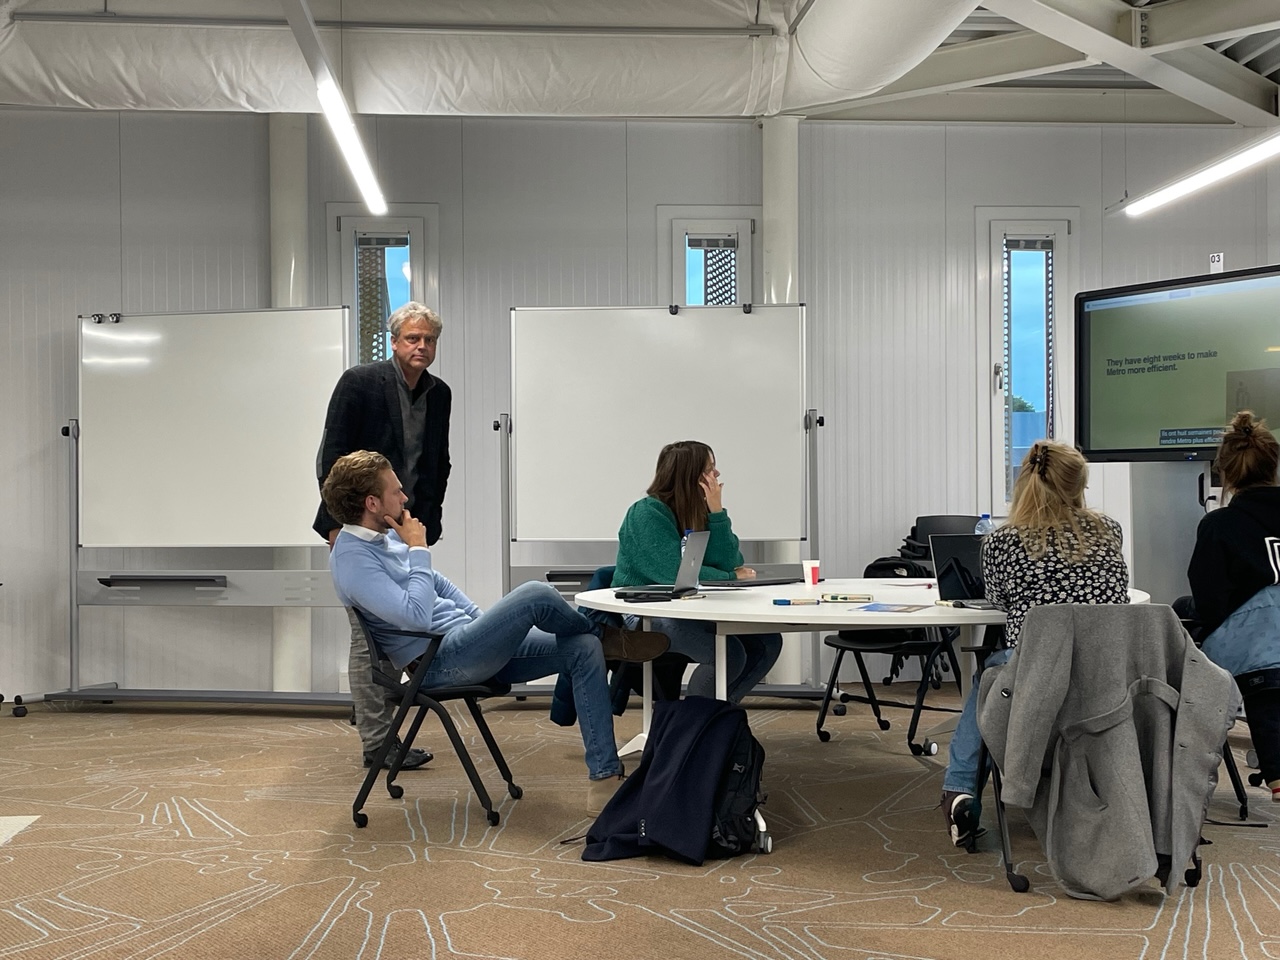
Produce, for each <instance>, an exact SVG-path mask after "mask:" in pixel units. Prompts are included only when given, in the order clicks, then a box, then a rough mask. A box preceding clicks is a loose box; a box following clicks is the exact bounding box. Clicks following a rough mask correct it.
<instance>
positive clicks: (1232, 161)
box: [1124, 133, 1280, 217]
mask: <svg viewBox="0 0 1280 960" xmlns="http://www.w3.org/2000/svg"><path fill="white" fill-rule="evenodd" d="M1277 154H1280V133H1275V134H1272V135H1271V136H1269V137H1266V138H1265V139H1263V140H1259V141H1258V142H1257V143H1254V144H1252V145H1251V146H1248V147H1245V148H1244V149H1243V150H1238V151H1236V152H1235V153H1231V154H1228V155H1227V156H1225V157H1223V158H1222V159H1221V160H1215V161H1214V162H1213V163H1211V164H1209V165H1208V166H1207V167H1203V168H1201V169H1200V170H1197V171H1196V172H1195V173H1190V174H1187V176H1185V177H1180V178H1179V179H1177V180H1174V181H1173V182H1172V183H1170V184H1167V185H1165V186H1163V187H1161V188H1160V189H1159V190H1155V191H1153V192H1151V193H1148V194H1146V195H1145V196H1142V197H1139V198H1138V199H1137V200H1134V201H1133V202H1131V203H1127V204H1125V207H1124V212H1125V213H1126V214H1128V215H1129V216H1131V217H1140V216H1142V215H1143V214H1144V213H1150V212H1151V211H1152V210H1155V209H1156V208H1157V207H1162V206H1164V205H1165V204H1166V203H1170V202H1172V201H1174V200H1178V199H1180V198H1181V197H1185V196H1186V195H1187V194H1189V193H1195V192H1196V191H1197V190H1202V189H1204V188H1205V187H1207V186H1210V185H1212V184H1215V183H1218V182H1219V181H1222V180H1225V179H1227V177H1230V176H1234V175H1235V174H1237V173H1240V172H1241V171H1243V170H1248V169H1249V168H1250V167H1253V166H1257V165H1258V164H1259V163H1265V162H1266V161H1267V160H1270V159H1271V158H1272V157H1274V156H1276V155H1277Z"/></svg>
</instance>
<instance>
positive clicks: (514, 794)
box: [507, 783, 524, 800]
mask: <svg viewBox="0 0 1280 960" xmlns="http://www.w3.org/2000/svg"><path fill="white" fill-rule="evenodd" d="M507 795H508V796H509V797H511V799H512V800H519V799H520V798H521V797H523V796H524V790H522V789H521V788H520V787H518V786H516V785H515V784H514V783H509V784H507Z"/></svg>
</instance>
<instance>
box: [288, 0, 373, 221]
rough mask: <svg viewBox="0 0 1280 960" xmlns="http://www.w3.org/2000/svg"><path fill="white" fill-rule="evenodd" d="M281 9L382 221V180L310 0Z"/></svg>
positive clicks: (356, 174)
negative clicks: (354, 119)
mask: <svg viewBox="0 0 1280 960" xmlns="http://www.w3.org/2000/svg"><path fill="white" fill-rule="evenodd" d="M280 6H281V7H282V8H283V10H284V15H285V18H286V19H287V20H288V21H289V29H291V30H292V31H293V38H294V39H295V40H297V41H298V49H299V50H300V51H301V52H302V57H303V59H304V60H306V61H307V69H309V70H310V71H311V76H313V77H314V78H315V81H316V96H317V97H319V99H320V109H321V110H323V111H324V118H325V119H326V120H328V121H329V129H330V130H332V131H333V138H334V139H335V140H337V141H338V149H340V150H341V151H342V157H343V159H344V160H346V161H347V169H348V170H350V171H351V176H352V178H353V179H354V180H355V182H356V186H357V187H359V188H360V195H361V196H362V197H364V204H365V206H366V207H368V208H369V212H370V213H372V214H373V215H374V216H375V217H381V216H383V215H385V214H386V212H387V201H386V200H384V199H383V197H382V191H381V190H380V189H379V188H378V179H377V177H375V176H374V175H373V167H371V166H370V165H369V156H368V154H366V153H365V152H364V144H363V143H361V142H360V134H359V132H358V131H357V130H356V125H355V124H354V123H352V121H351V111H350V110H348V109H347V101H346V98H345V97H343V95H342V90H341V89H339V87H338V84H337V83H335V82H334V79H333V69H332V68H331V67H330V66H329V58H328V57H327V56H325V52H324V47H323V46H322V45H321V43H320V34H319V33H318V32H317V31H316V22H315V20H313V19H312V17H311V8H310V7H308V6H307V0H280Z"/></svg>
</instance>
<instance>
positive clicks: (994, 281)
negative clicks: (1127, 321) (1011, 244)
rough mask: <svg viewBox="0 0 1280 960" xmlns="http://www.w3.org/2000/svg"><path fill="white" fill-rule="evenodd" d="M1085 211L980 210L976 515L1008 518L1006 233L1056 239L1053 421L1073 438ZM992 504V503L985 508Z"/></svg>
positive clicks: (1058, 434)
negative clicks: (1000, 380) (1003, 372)
mask: <svg viewBox="0 0 1280 960" xmlns="http://www.w3.org/2000/svg"><path fill="white" fill-rule="evenodd" d="M1080 220H1081V216H1080V210H1079V208H1077V207H1039V208H1010V207H987V208H983V207H979V208H977V217H976V223H975V237H974V248H975V250H976V251H977V257H976V260H977V284H976V293H977V301H978V302H977V311H976V318H977V341H978V344H977V347H978V349H977V358H976V359H977V364H976V372H977V397H978V406H977V411H978V417H977V420H978V422H977V425H976V426H977V436H978V446H977V449H978V451H979V455H978V457H977V469H978V478H977V479H978V483H977V490H978V504H977V506H976V509H977V511H978V512H979V513H984V512H988V511H989V512H990V513H991V515H992V516H997V517H998V516H1006V515H1007V514H1008V510H1009V501H1008V500H1007V499H1006V497H1005V491H1004V482H1003V478H1004V469H1005V466H1004V422H1005V421H1004V413H1005V411H1004V390H1003V388H1002V387H998V386H997V373H996V364H1001V365H1002V367H1003V363H1004V275H1003V266H1004V238H1005V236H1013V237H1025V236H1044V237H1051V238H1052V239H1053V259H1054V264H1053V276H1054V284H1053V313H1054V323H1053V341H1052V343H1051V344H1050V345H1049V348H1050V352H1051V355H1052V358H1053V359H1052V365H1051V369H1050V375H1051V376H1052V379H1053V388H1052V396H1053V407H1052V409H1051V410H1050V411H1049V415H1050V417H1049V422H1050V424H1051V429H1052V432H1053V435H1054V436H1055V437H1059V438H1061V437H1071V436H1074V433H1073V432H1072V431H1073V430H1074V426H1075V378H1074V371H1075V324H1074V323H1073V322H1072V317H1073V309H1074V299H1075V295H1076V293H1077V292H1078V291H1079V290H1080V289H1081V286H1080V266H1081V264H1080V232H1081V231H1080ZM988 505H989V506H988Z"/></svg>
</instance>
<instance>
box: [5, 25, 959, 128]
mask: <svg viewBox="0 0 1280 960" xmlns="http://www.w3.org/2000/svg"><path fill="white" fill-rule="evenodd" d="M15 6H22V7H25V9H26V10H27V11H29V12H33V13H34V12H37V11H39V10H40V9H43V8H44V5H43V4H40V3H30V4H23V5H15V4H13V3H10V4H4V3H3V2H2V0H0V103H9V104H22V105H29V106H59V107H63V106H79V107H88V108H93V109H143V110H220V111H244V110H249V111H258V112H269V113H277V112H280V113H295V112H313V111H315V110H316V107H317V103H316V98H315V89H314V84H313V82H312V80H311V77H310V75H309V73H308V71H307V70H306V68H305V66H304V65H303V64H302V62H301V61H300V58H298V56H297V50H296V47H295V46H294V45H293V38H292V36H291V35H290V33H289V31H288V30H287V29H285V28H282V27H252V26H247V27H225V26H205V27H195V28H187V29H184V28H182V27H176V26H159V25H154V26H139V25H131V26H119V25H110V24H106V23H101V22H91V23H66V22H56V23H48V22H31V21H18V22H13V21H11V20H8V19H6V18H5V16H4V12H5V11H6V8H7V9H14V7H15ZM975 6H976V4H975V2H974V0H813V3H812V4H810V5H809V7H808V9H807V11H806V13H805V16H804V18H803V19H802V20H801V21H800V23H799V26H798V28H797V29H796V31H795V34H794V36H789V33H788V24H787V23H786V21H785V20H784V19H783V5H782V4H779V3H777V2H774V3H770V2H768V0H763V2H762V3H761V4H760V8H759V9H760V11H761V13H760V20H761V22H762V24H764V25H767V26H769V27H771V29H772V34H771V35H760V36H746V35H741V34H739V35H723V36H710V35H706V34H703V33H696V32H691V34H690V35H689V36H679V35H671V34H665V35H661V36H647V35H644V34H642V33H639V34H633V33H626V34H619V35H605V36H601V35H592V34H582V33H570V34H563V35H557V34H550V33H546V32H533V33H524V34H522V33H520V32H519V29H518V27H519V24H520V23H537V24H550V23H555V22H561V23H566V24H570V25H573V26H575V27H581V26H583V25H584V24H586V25H589V24H590V23H593V22H594V23H597V24H599V23H607V22H608V21H607V19H606V20H602V19H600V18H602V17H603V18H607V17H608V16H609V10H610V9H613V10H617V7H616V5H613V6H612V7H611V6H610V5H609V4H603V5H602V4H601V3H600V2H592V0H561V2H547V0H543V2H537V3H524V2H521V3H513V2H505V3H503V2H498V0H489V2H488V3H482V4H471V3H468V4H465V5H460V4H454V5H453V6H447V5H444V6H436V5H433V6H432V8H431V13H432V18H433V20H440V19H449V18H450V17H458V18H460V17H463V16H468V17H469V19H470V21H471V22H477V21H485V22H488V21H492V22H493V24H494V25H495V26H497V27H499V29H500V28H501V25H502V24H504V23H505V24H507V25H512V32H510V33H508V32H492V31H487V32H483V33H475V34H466V33H461V34H460V33H456V32H448V33H432V32H429V31H422V30H412V31H394V30H382V29H350V28H349V29H346V30H343V31H341V33H340V32H339V31H337V30H325V29H321V31H320V34H321V38H322V40H323V42H324V45H325V49H326V52H327V54H328V56H329V58H330V62H331V63H333V65H334V67H335V71H336V72H337V73H339V74H340V76H341V79H342V87H343V89H344V91H345V92H346V94H347V97H348V100H349V101H350V103H351V106H352V109H353V110H354V112H356V113H362V114H409V115H416V114H429V115H464V116H581V117H742V116H760V115H773V114H776V113H779V112H781V111H783V110H784V109H786V110H789V111H790V112H794V107H796V106H799V105H811V104H815V103H819V102H824V103H825V102H831V101H839V100H848V99H851V98H853V97H856V96H861V95H865V94H867V93H870V92H874V91H875V90H878V89H879V88H880V87H881V86H883V85H884V84H885V83H887V82H890V81H892V80H894V79H897V78H898V77H900V76H901V75H902V74H903V73H905V72H906V71H907V70H909V69H911V68H912V67H913V66H915V65H916V64H917V63H918V62H919V61H920V60H922V59H923V58H924V57H925V56H926V55H927V54H928V53H929V52H930V51H931V50H933V49H934V48H935V47H936V46H937V45H938V43H940V42H941V40H942V39H943V38H945V36H946V35H947V34H948V33H949V32H950V31H951V29H952V28H953V27H954V26H956V25H957V24H958V23H959V22H960V21H962V20H963V19H964V16H965V14H966V13H968V12H970V11H972V10H973V9H974V7H975ZM170 7H173V5H172V4H165V3H163V2H159V3H157V4H156V5H155V9H154V11H153V12H155V13H157V14H158V15H159V14H164V13H168V12H176V13H182V14H186V15H188V16H192V17H196V16H204V17H206V18H212V17H216V16H218V15H228V11H227V9H226V8H220V7H218V6H216V5H213V4H212V3H210V4H209V5H208V6H207V7H206V8H205V9H199V10H198V9H196V7H195V5H194V4H190V3H186V4H182V5H180V6H179V7H177V8H174V10H173V11H170V10H169V9H168V8H170ZM453 7H457V9H456V10H455V9H453ZM800 7H801V5H800V4H795V3H793V4H791V5H790V6H789V8H788V9H789V10H790V12H791V14H792V15H795V14H796V13H798V11H799V9H800ZM748 8H749V9H748ZM50 9H52V8H50ZM413 9H415V8H414V7H413V6H412V5H409V6H406V5H404V4H393V5H392V7H391V8H389V9H386V10H385V11H381V10H379V8H378V6H377V5H376V4H359V3H346V4H345V5H344V8H343V14H344V16H345V17H347V18H348V19H357V20H364V21H368V20H370V19H373V18H374V15H375V14H379V15H385V16H386V17H387V18H389V19H398V20H405V19H406V18H408V17H409V16H410V14H411V12H412V10H413ZM416 9H418V10H421V7H420V6H419V7H417V8H416ZM755 10H756V4H755V3H742V2H734V0H708V3H706V4H703V3H696V4H693V3H688V2H681V3H676V2H674V0H644V2H640V3H638V4H637V5H636V6H634V7H632V6H628V7H627V8H626V14H625V15H626V19H625V20H623V19H621V17H622V14H618V17H619V18H620V19H619V22H618V24H617V25H618V26H619V27H628V28H631V27H635V26H637V25H642V24H644V23H648V24H651V25H652V24H660V25H662V26H664V27H681V26H684V27H687V28H688V29H690V31H697V30H701V29H704V28H708V27H715V26H721V27H725V28H730V27H732V28H743V27H750V26H752V25H753V24H754V23H755ZM234 12H235V14H236V15H238V16H241V17H247V16H250V15H256V14H260V15H262V16H264V17H276V18H278V17H279V16H280V13H279V7H278V6H277V5H276V3H275V2H274V0H263V2H262V3H260V4H256V3H252V2H241V3H238V4H236V6H235V9H234ZM317 12H318V15H319V16H320V17H321V18H325V17H326V15H327V14H329V13H331V12H332V11H328V10H321V8H320V7H317ZM504 17H505V20H504ZM593 18H594V19H593Z"/></svg>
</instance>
